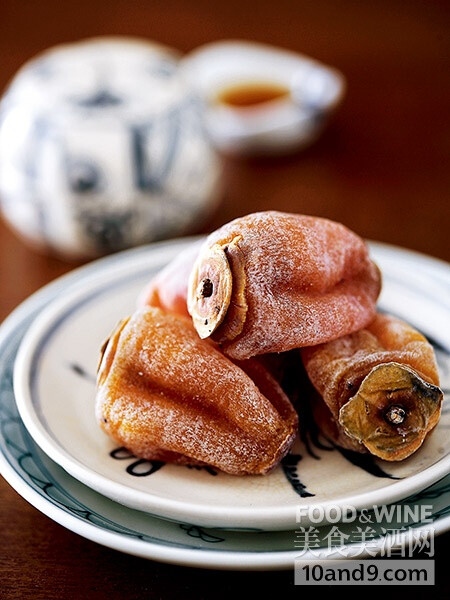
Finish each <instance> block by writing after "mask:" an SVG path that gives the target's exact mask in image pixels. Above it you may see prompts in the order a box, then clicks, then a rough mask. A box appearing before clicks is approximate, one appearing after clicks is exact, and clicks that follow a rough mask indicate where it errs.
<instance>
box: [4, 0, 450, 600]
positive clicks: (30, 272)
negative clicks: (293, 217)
mask: <svg viewBox="0 0 450 600" xmlns="http://www.w3.org/2000/svg"><path fill="white" fill-rule="evenodd" d="M449 15H450V4H449V3H448V2H434V1H430V0H423V1H422V2H413V1H409V2H405V1H404V0H389V1H386V2H382V1H374V2H361V1H359V0H354V1H351V0H348V1H334V2H333V1H322V0H315V1H314V2H301V1H298V0H297V1H295V2H294V1H288V0H277V1H276V2H274V1H266V0H264V1H263V0H260V1H259V2H247V3H245V2H242V1H240V0H228V1H227V2H221V3H219V2H211V1H210V0H204V1H200V0H190V1H189V2H187V1H186V0H184V1H183V0H164V1H162V0H158V1H152V2H150V1H148V0H142V1H133V0H130V1H128V2H125V1H119V0H108V1H106V0H104V1H103V2H98V1H89V2H87V1H84V0H78V1H76V2H75V1H74V0H66V1H65V2H60V1H58V2H56V1H45V0H44V1H42V0H41V1H34V0H27V2H20V1H17V0H2V2H0V88H2V89H3V88H4V86H5V85H6V84H7V81H8V80H9V79H10V78H11V76H12V75H13V74H14V72H15V71H16V70H17V68H18V67H19V66H20V65H21V64H22V63H23V62H24V61H25V60H26V59H28V58H30V57H31V56H32V55H33V54H35V53H36V52H38V51H40V50H42V49H44V48H46V47H48V46H51V45H53V44H56V43H60V42H65V41H70V40H76V39H79V38H82V37H88V36H92V35H99V34H126V35H139V36H143V37H147V38H151V39H155V40H159V41H161V42H163V43H165V44H168V45H172V46H175V47H177V48H179V49H180V50H182V51H189V50H191V49H193V48H195V47H196V46H198V45H200V44H202V43H205V42H208V41H212V40H215V39H220V38H230V37H234V38H247V39H254V40H258V41H264V42H268V43H273V44H278V45H281V46H285V47H287V48H291V49H294V50H299V51H302V52H304V53H306V54H309V55H311V56H313V57H316V58H317V59H319V60H322V61H324V62H326V63H329V64H331V65H335V66H336V67H338V68H339V69H341V70H342V71H343V72H344V74H345V75H346V77H347V79H348V94H347V97H346V100H345V102H344V104H343V106H342V108H341V110H340V111H339V112H338V114H337V115H336V117H335V119H334V121H333V123H332V124H331V126H330V127H329V129H328V130H327V131H326V133H325V135H324V136H323V137H322V138H321V140H320V141H319V142H318V143H317V144H316V145H315V146H313V147H312V148H311V149H309V150H308V151H306V152H303V153H302V154H298V155H296V156H292V157H290V158H283V159H277V160H267V159H266V160H246V161H242V160H237V159H234V160H232V159H228V160H227V161H226V196H225V199H224V203H223V204H222V206H221V208H220V210H219V211H218V212H217V214H216V215H215V217H214V220H213V222H212V223H210V227H215V226H217V225H219V224H221V223H223V222H225V221H227V220H229V219H230V218H232V217H235V216H238V215H240V214H244V213H247V212H251V211H254V210H261V209H267V208H276V209H281V210H289V211H295V212H305V213H309V214H317V215H322V216H327V217H330V218H332V219H336V220H338V221H342V222H343V223H345V224H346V225H348V226H349V227H351V228H352V229H354V230H355V231H357V232H358V233H359V234H361V235H362V236H364V237H367V238H371V239H377V240H381V241H385V242H389V243H392V244H397V245H400V246H405V247H408V248H412V249H415V250H419V251H421V252H425V253H427V254H431V255H433V256H436V257H438V258H441V259H444V260H449V259H450V244H449V231H450V208H449V192H450V161H449V155H450V126H449V123H450V120H449V118H448V113H449V108H450V69H449V58H450V43H449V36H448V26H449V21H450V19H449ZM71 268H73V265H70V264H67V263H64V262H62V261H60V260H58V259H56V258H49V257H44V256H39V255H37V254H35V253H33V252H32V251H31V250H29V249H27V248H26V247H25V246H24V245H23V244H22V243H21V242H20V241H19V240H17V239H16V238H15V237H14V235H13V234H11V233H10V232H9V230H8V229H6V227H5V226H4V225H3V224H0V284H1V294H0V318H3V317H5V316H6V315H7V314H8V313H9V312H10V311H11V310H12V309H13V308H14V307H15V306H16V305H17V304H18V303H19V302H20V301H22V300H23V299H24V298H26V297H27V296H28V295H29V294H31V293H32V292H33V291H35V290H36V289H38V288H39V287H41V286H42V285H43V284H45V283H47V282H48V281H50V280H52V279H54V278H55V277H57V276H59V275H61V274H62V273H65V272H67V271H68V270H70V269H71ZM0 507H1V509H0V532H1V544H0V598H8V599H9V598H45V599H53V598H83V599H84V598H110V599H113V598H127V599H132V598H164V599H165V598H168V599H169V598H180V597H184V598H194V597H195V598H222V597H223V598H225V597H228V596H230V595H231V594H239V592H242V591H243V589H244V586H251V588H252V595H254V596H255V597H257V596H258V595H262V596H263V597H269V595H272V594H280V593H283V594H289V593H291V594H292V595H294V594H300V593H301V590H299V589H294V586H293V576H292V573H289V572H285V573H264V574H251V573H250V574H245V573H219V572H207V571H203V570H200V569H185V568H180V567H174V566H171V565H160V564H157V563H153V562H150V561H145V560H141V559H137V558H134V557H130V556H126V555H122V554H120V553H118V552H115V551H112V550H108V549H105V548H103V547H101V546H99V545H97V544H95V543H92V542H89V541H87V540H85V539H83V538H81V537H79V536H77V535H75V534H73V533H71V532H70V531H67V530H65V529H64V528H63V527H61V526H59V525H57V524H55V523H53V522H52V521H51V520H50V519H48V518H47V517H45V516H43V515H42V514H40V513H39V512H38V511H37V510H35V509H34V508H32V507H31V506H29V505H28V504H27V503H26V502H25V501H24V500H23V499H22V498H20V496H18V495H17V493H16V492H15V491H14V490H12V489H11V488H10V487H9V486H8V485H7V484H6V483H5V482H4V481H3V480H1V481H0ZM449 544H450V535H448V534H447V535H444V536H442V537H441V538H439V540H438V541H437V543H436V554H437V577H438V581H439V582H440V590H442V597H444V589H445V587H446V586H447V581H448V575H447V574H446V572H445V569H446V563H448V558H449V551H448V546H449ZM447 569H448V567H447ZM444 586H445V587H444ZM384 589H387V588H384ZM395 589H398V588H393V590H395ZM419 591H420V588H417V589H416V592H419ZM264 592H265V593H264ZM447 592H448V588H447ZM384 593H385V592H384V590H383V594H384ZM408 594H412V595H414V590H412V591H409V590H408ZM433 594H434V595H435V596H436V591H434V592H433ZM437 595H438V596H439V595H440V593H438V594H437ZM447 597H448V596H447Z"/></svg>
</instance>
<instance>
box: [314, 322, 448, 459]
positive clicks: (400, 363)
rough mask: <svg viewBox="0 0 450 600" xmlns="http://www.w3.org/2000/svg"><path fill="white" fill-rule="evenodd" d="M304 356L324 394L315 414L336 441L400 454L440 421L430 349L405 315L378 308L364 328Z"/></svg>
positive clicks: (407, 452) (391, 456) (377, 453)
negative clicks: (404, 319)
mask: <svg viewBox="0 0 450 600" xmlns="http://www.w3.org/2000/svg"><path fill="white" fill-rule="evenodd" d="M302 359H303V364H304V366H305V369H306V372H307V373H308V376H309V379H310V381H311V382H312V384H313V386H314V387H315V389H316V390H317V392H318V394H319V396H320V398H321V399H322V400H318V401H317V400H316V401H315V405H316V407H315V414H316V418H317V420H318V421H319V425H321V426H322V428H323V430H324V433H325V434H326V435H328V436H329V437H331V439H333V440H334V441H335V442H336V443H337V444H338V445H341V446H344V447H347V448H351V449H353V450H358V451H363V452H364V451H369V452H370V453H371V454H373V455H375V456H378V457H379V458H382V459H384V460H390V461H394V460H403V459H405V458H407V457H408V456H410V455H411V454H413V453H414V452H415V451H416V450H417V449H418V448H419V447H420V446H421V445H422V443H423V441H424V439H425V438H426V436H427V435H428V434H429V433H430V431H431V430H432V429H433V428H434V427H435V426H436V424H437V422H438V420H439V417H440V412H441V406H442V398H443V395H442V391H441V390H440V389H439V387H438V386H439V375H438V370H437V365H436V359H435V356H434V351H433V347H432V346H431V344H430V343H429V342H428V341H427V340H426V339H425V338H424V337H423V335H421V334H420V333H419V332H418V331H416V330H415V329H414V328H413V327H411V326H410V325H408V324H407V323H405V322H403V321H401V320H400V319H397V318H394V317H392V316H388V315H381V314H378V315H377V316H376V318H375V319H374V321H373V322H372V323H370V324H369V325H368V326H367V327H366V328H365V329H364V330H361V331H358V332H356V333H353V334H350V335H347V336H344V337H342V338H340V339H337V340H334V341H331V342H328V343H326V344H321V345H319V346H316V347H312V348H304V349H303V350H302Z"/></svg>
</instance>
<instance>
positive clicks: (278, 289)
mask: <svg viewBox="0 0 450 600" xmlns="http://www.w3.org/2000/svg"><path fill="white" fill-rule="evenodd" d="M211 248H216V249H217V250H216V252H218V251H219V249H220V248H222V249H223V252H224V253H225V255H226V256H228V258H229V268H230V270H231V273H232V277H233V286H234V288H236V287H237V288H238V290H237V293H238V296H237V297H236V300H233V294H235V289H234V288H233V291H232V298H231V303H230V306H231V308H230V310H229V311H228V313H227V314H226V315H225V317H224V319H223V320H222V321H221V322H220V323H217V322H214V323H213V327H211V329H214V331H211V333H210V334H209V333H208V330H207V328H208V326H209V320H210V319H208V315H207V314H206V312H205V310H203V309H202V312H201V313H200V316H199V317H198V318H197V322H196V318H195V317H196V314H197V306H198V303H199V290H201V283H202V277H203V273H204V272H205V264H204V262H202V255H205V256H206V251H207V250H208V249H211ZM237 270H239V272H237ZM380 286H381V282H380V273H379V270H378V268H377V267H376V266H375V264H374V263H373V262H372V261H371V260H370V258H369V255H368V251H367V248H366V246H365V244H364V242H363V240H362V239H361V238H360V237H358V236H357V235H356V234H354V233H353V232H351V231H350V230H349V229H347V228H346V227H344V226H343V225H340V224H339V223H335V222H333V221H329V220H327V219H322V218H318V217H309V216H303V215H295V214H287V213H280V212H276V211H269V212H262V213H255V214H251V215H248V216H246V217H242V218H239V219H235V220H234V221H231V222H230V223H228V224H227V225H224V226H223V227H221V228H220V229H218V230H217V231H215V232H213V233H212V234H211V235H210V236H209V237H208V239H207V241H206V244H205V246H204V247H203V249H202V251H201V252H200V255H199V258H198V260H197V262H196V265H195V267H194V270H193V273H192V275H191V280H190V283H189V290H188V307H189V312H190V314H191V315H193V318H194V324H195V326H196V329H197V331H198V332H199V334H200V335H201V336H202V337H206V336H207V335H210V336H211V338H212V339H214V340H215V341H218V342H220V343H221V344H222V345H223V350H224V352H225V354H227V355H228V356H230V357H232V358H235V359H240V360H242V359H247V358H250V357H251V356H255V355H258V354H266V353H270V352H284V351H287V350H291V349H293V348H300V347H304V346H311V345H315V344H320V343H323V342H327V341H329V340H332V339H336V338H338V337H341V336H343V335H345V334H348V333H351V332H353V331H356V330H358V329H361V328H362V327H364V326H365V325H367V324H368V323H369V322H370V321H371V320H372V319H373V317H374V315H375V302H376V299H377V297H378V294H379V292H380ZM215 300H216V299H215V297H214V295H212V296H211V317H212V318H214V313H213V311H214V309H215V310H216V311H217V312H219V308H220V307H217V306H215V305H214V303H215ZM206 301H208V299H206ZM237 309H238V310H237ZM197 316H198V315H197ZM238 319H240V322H239V323H238V322H237V320H238ZM202 328H203V331H202Z"/></svg>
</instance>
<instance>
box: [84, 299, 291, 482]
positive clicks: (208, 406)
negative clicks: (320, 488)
mask: <svg viewBox="0 0 450 600" xmlns="http://www.w3.org/2000/svg"><path fill="white" fill-rule="evenodd" d="M247 373H249V374H247ZM249 375H250V376H249ZM96 415H97V420H98V422H99V424H100V426H101V427H102V428H103V430H104V431H105V432H106V433H107V434H109V435H110V436H111V437H112V438H113V439H115V440H116V441H117V442H118V443H119V444H121V445H123V446H125V447H126V448H128V449H129V450H131V451H132V452H133V453H134V454H135V455H136V456H139V457H142V458H145V459H148V460H164V461H167V462H173V463H178V464H208V465H211V466H213V467H216V468H218V469H221V470H222V471H225V472H226V473H231V474H233V475H243V474H263V473H267V472H268V471H270V470H271V469H272V468H273V467H274V466H275V465H277V464H278V462H279V461H280V460H281V459H282V458H283V456H284V455H285V454H286V453H287V452H288V451H289V448H290V447H291V445H292V443H293V440H294V438H295V434H296V431H297V421H298V419H297V414H296V412H295V410H294V408H293V407H292V405H291V403H290V402H289V400H288V398H287V397H286V395H285V394H284V392H283V391H282V389H281V387H280V386H279V384H278V383H277V381H276V380H275V379H274V378H273V376H272V375H271V374H270V373H269V371H268V370H267V369H266V368H265V367H264V366H263V365H262V364H261V363H259V362H258V361H245V363H242V364H239V365H237V364H235V363H233V362H231V361H230V360H229V359H228V358H227V357H226V356H224V355H223V354H222V353H221V352H220V351H219V350H217V349H216V348H215V347H214V346H213V345H212V344H211V343H209V342H208V341H204V340H201V339H200V338H199V337H198V335H197V333H196V332H195V330H194V329H193V327H192V325H191V323H190V321H188V320H187V319H184V318H182V317H178V316H175V315H170V314H165V313H164V312H163V311H162V310H160V309H157V308H150V307H149V308H143V309H140V310H138V311H137V312H136V313H134V314H133V315H132V316H131V317H130V318H129V319H127V320H126V321H123V322H122V323H121V324H120V325H119V327H118V329H116V330H115V331H114V332H113V334H112V335H111V337H110V339H109V341H108V342H107V343H106V345H105V347H104V351H103V356H102V359H101V363H100V367H99V372H98V391H97V398H96Z"/></svg>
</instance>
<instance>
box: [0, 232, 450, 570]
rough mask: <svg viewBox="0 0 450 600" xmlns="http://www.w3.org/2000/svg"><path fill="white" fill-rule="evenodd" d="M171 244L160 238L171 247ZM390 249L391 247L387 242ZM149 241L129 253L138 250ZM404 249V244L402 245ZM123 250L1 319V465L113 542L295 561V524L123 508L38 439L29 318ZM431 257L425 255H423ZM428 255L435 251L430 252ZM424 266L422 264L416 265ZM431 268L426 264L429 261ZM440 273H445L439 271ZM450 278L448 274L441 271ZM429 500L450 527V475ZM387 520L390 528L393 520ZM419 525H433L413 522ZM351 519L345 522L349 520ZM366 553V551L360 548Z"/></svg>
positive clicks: (18, 482)
mask: <svg viewBox="0 0 450 600" xmlns="http://www.w3.org/2000/svg"><path fill="white" fill-rule="evenodd" d="M165 246H170V244H158V245H157V247H158V248H160V249H161V248H164V247H165ZM388 250H389V249H388ZM148 251H149V249H139V250H135V251H131V252H127V253H124V254H126V255H127V256H132V255H133V256H139V255H140V254H141V253H142V252H148ZM402 252H403V251H402ZM122 258H123V256H115V257H112V258H108V259H103V260H102V261H98V262H97V263H95V264H93V265H90V266H88V267H84V268H82V269H81V270H77V271H76V272H74V273H73V274H70V275H68V276H65V277H63V278H61V279H60V280H58V281H57V282H55V283H53V284H50V285H49V286H47V287H46V288H44V289H43V290H41V291H40V292H38V293H37V294H35V295H34V296H33V297H32V298H30V299H29V300H28V301H26V302H25V303H24V304H23V305H22V306H21V307H19V308H18V309H17V310H16V311H15V312H14V313H13V314H12V315H11V316H10V317H9V318H8V319H7V321H6V322H5V323H4V324H3V325H2V327H1V332H0V381H1V388H0V449H1V455H0V466H1V472H2V475H3V476H4V477H5V479H6V480H7V481H8V482H9V483H10V484H11V485H12V486H13V487H14V488H15V489H16V490H17V491H18V492H19V494H21V495H22V496H23V497H24V498H25V499H26V500H28V501H29V502H30V503H31V504H32V505H34V506H35V507H36V508H38V509H39V510H40V511H41V512H43V513H45V514H47V515H48V516H49V517H50V518H52V519H54V520H55V521H57V522H58V523H60V524H62V525H64V526H65V527H67V528H69V529H71V530H72V531H75V532H77V533H79V534H80V535H83V536H84V537H86V538H88V539H91V540H93V541H97V542H99V543H101V544H104V545H106V546H108V547H111V548H115V549H118V550H121V551H124V552H128V553H131V554H135V555H138V556H143V557H146V558H152V559H156V560H161V561H166V562H172V563H176V564H184V565H191V566H202V567H210V568H230V569H238V568H239V569H269V568H289V567H292V566H293V562H294V558H295V557H296V556H298V554H299V553H300V551H301V548H300V546H299V545H298V543H295V540H294V534H293V532H276V533H268V532H262V531H259V532H253V533H251V532H242V531H233V532H231V531H223V530H221V529H206V528H205V527H199V526H196V525H190V524H187V523H174V522H168V521H164V520H161V519H157V518H155V517H152V516H150V515H148V514H145V513H142V512H139V511H136V510H131V509H128V508H124V507H123V506H121V505H119V504H117V503H115V502H113V501H111V500H109V499H107V498H105V497H104V496H101V495H100V494H98V493H96V492H94V491H93V490H91V489H90V488H88V487H86V486H85V485H83V484H81V483H80V482H79V481H77V480H76V479H74V478H73V477H71V476H70V475H69V474H68V473H67V472H66V471H64V470H63V469H62V468H60V467H59V466H58V465H57V464H55V463H54V462H53V461H52V460H51V459H50V458H48V457H47V455H46V454H44V453H43V452H42V451H41V450H40V449H39V447H38V446H37V445H36V444H35V443H34V441H33V440H32V438H31V437H30V435H29V434H28V433H27V430H26V429H25V427H24V425H23V422H22V420H21V418H20V416H19V414H18V411H17V406H16V401H15V396H14V391H13V386H12V372H13V366H14V362H15V357H16V354H17V349H18V347H19V345H20V343H21V340H22V338H23V336H24V334H25V333H26V332H27V330H28V328H29V326H30V324H31V323H32V322H33V321H34V320H35V318H36V315H38V314H39V313H40V312H41V311H42V309H43V308H44V307H45V306H46V305H47V304H48V303H49V302H51V301H52V300H53V299H54V298H55V297H57V296H59V295H61V294H66V293H67V291H68V290H69V289H70V288H71V287H72V286H75V285H76V284H77V282H79V280H80V279H84V278H86V277H90V276H94V277H95V272H96V270H97V269H98V266H99V264H102V265H107V264H110V265H112V264H114V263H116V261H121V260H122ZM424 258H425V257H424ZM426 260H429V259H426ZM417 268H418V270H421V268H419V267H417ZM424 272H426V264H425V267H424ZM436 279H440V276H439V275H436ZM442 281H443V279H442ZM408 502H409V503H411V504H417V503H425V504H429V505H431V506H432V507H433V511H432V513H433V514H432V520H433V526H434V530H435V532H436V533H440V532H442V531H445V530H447V529H448V528H449V527H450V477H447V478H446V479H444V480H442V481H440V482H439V483H437V484H435V485H434V486H433V487H432V488H430V489H427V490H423V491H421V492H419V493H417V494H416V495H415V497H414V498H412V499H410V500H408V501H405V503H408ZM384 525H385V529H386V528H387V527H386V524H384ZM412 526H413V527H415V528H416V530H417V531H420V530H421V529H428V528H429V526H428V525H426V524H423V523H421V522H420V521H417V522H414V523H412ZM342 527H345V526H342ZM382 527H383V523H381V524H379V525H377V526H375V528H376V529H377V531H376V533H377V535H376V537H375V538H374V539H373V544H372V550H373V551H374V550H377V549H378V550H379V549H381V548H383V547H384V548H386V547H388V546H389V545H392V544H397V543H399V542H400V541H401V539H402V536H403V537H405V536H406V535H407V531H406V530H405V531H404V532H403V534H402V536H400V537H399V536H396V537H395V539H394V538H393V537H392V536H390V535H389V534H387V533H385V532H383V530H382ZM328 531H329V528H328V527H324V528H321V529H320V535H321V539H322V542H323V543H322V544H321V546H320V548H319V549H317V550H316V552H314V553H311V552H305V553H304V556H303V557H304V558H310V559H312V560H316V559H317V553H318V552H319V551H320V553H321V555H322V556H326V555H329V554H330V553H331V552H333V549H330V548H329V547H328V546H327V544H326V541H325V538H326V535H327V532H328ZM348 533H349V538H348V540H347V541H348V542H349V543H347V547H348V548H353V550H354V551H355V553H356V552H357V551H358V550H359V549H360V548H361V544H360V543H358V541H357V540H356V538H354V537H353V538H352V535H351V531H348ZM358 556H359V554H358Z"/></svg>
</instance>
